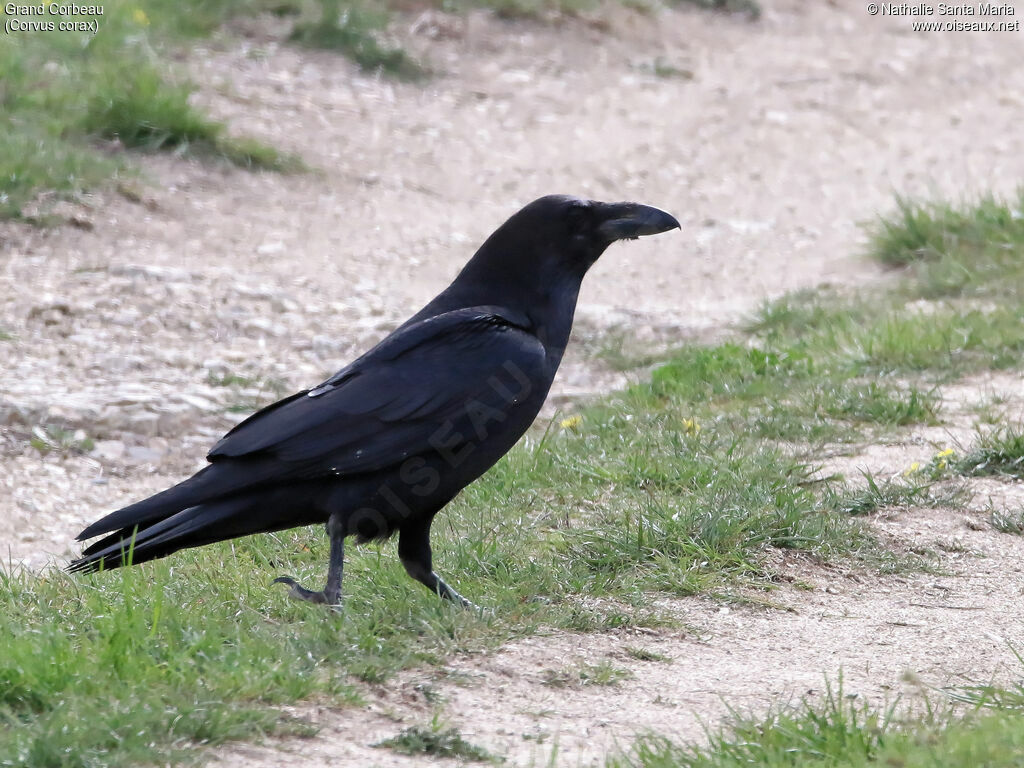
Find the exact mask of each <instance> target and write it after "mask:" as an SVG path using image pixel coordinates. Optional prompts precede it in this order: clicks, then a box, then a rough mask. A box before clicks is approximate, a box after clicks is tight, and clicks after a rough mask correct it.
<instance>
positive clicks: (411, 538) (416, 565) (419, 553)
mask: <svg viewBox="0 0 1024 768" xmlns="http://www.w3.org/2000/svg"><path fill="white" fill-rule="evenodd" d="M398 556H399V557H400V558H401V559H402V565H404V566H405V572H406V573H408V574H409V575H410V576H412V577H413V578H414V579H416V581H418V582H420V583H421V584H423V585H425V586H426V588H427V589H429V590H430V591H431V592H434V593H435V594H438V595H440V596H441V597H443V598H445V599H446V600H451V601H452V602H453V603H458V604H459V605H461V606H463V607H465V608H476V606H475V605H473V603H471V602H470V601H469V600H467V599H466V598H464V597H463V596H462V595H460V594H459V593H458V592H456V591H455V590H454V589H452V588H451V587H449V586H448V585H447V584H445V583H444V580H443V579H442V578H441V577H440V576H438V575H437V574H436V573H434V566H433V556H432V554H431V552H430V521H429V520H428V521H427V522H426V525H423V524H419V525H409V526H406V527H405V528H402V529H401V533H400V534H399V536H398Z"/></svg>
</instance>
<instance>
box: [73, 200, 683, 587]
mask: <svg viewBox="0 0 1024 768" xmlns="http://www.w3.org/2000/svg"><path fill="white" fill-rule="evenodd" d="M677 227H679V222H677V221H676V220H675V219H674V218H673V217H672V216H670V215H669V214H667V213H665V212H664V211H660V210H658V209H657V208H651V207H648V206H644V205H639V204H637V203H601V202H596V201H588V200H581V199H578V198H575V197H569V196H563V195H550V196H547V197H542V198H540V199H539V200H535V201H534V202H532V203H530V204H529V205H527V206H526V207H525V208H523V209H522V210H520V211H519V212H518V213H516V214H515V215H514V216H512V217H511V218H510V219H509V220H508V221H506V222H505V223H504V224H502V225H501V227H499V228H498V230H497V231H496V232H494V234H492V235H491V236H490V237H489V238H487V241H486V242H485V243H484V244H483V245H482V246H481V247H480V250H478V251H477V252H476V254H475V255H474V256H473V258H472V259H471V260H470V261H469V263H468V264H467V265H466V266H465V267H464V268H463V270H462V271H461V272H460V273H459V275H458V277H456V278H455V281H454V282H453V283H452V284H451V285H449V286H448V287H447V288H446V289H445V290H444V291H442V292H441V294H439V295H438V296H437V297H436V298H435V299H434V300H433V301H431V302H430V303H429V304H427V305H426V306H425V307H424V308H423V309H421V310H420V311H419V312H417V313H416V314H415V315H413V316H412V317H411V318H410V319H409V320H408V321H406V323H405V324H404V325H402V326H401V327H400V328H398V329H397V330H396V331H395V332H394V333H392V334H391V335H390V336H388V337H387V338H386V339H384V340H383V341H382V342H380V344H378V345H377V346H376V347H374V348H373V349H371V350H370V351H369V352H367V353H366V354H364V355H363V356H362V357H360V358H358V359H357V360H356V361H355V362H353V363H351V364H350V365H348V366H347V367H345V368H343V369H341V370H340V371H338V373H336V374H335V375H334V376H332V377H331V378H329V379H328V380H327V381H325V382H324V383H322V384H320V385H319V386H316V387H313V388H312V389H309V390H306V391H304V392H299V393H298V394H295V395H292V396H291V397H288V398H285V399H284V400H281V401H280V402H277V403H274V404H273V405H270V406H268V407H266V408H264V409H263V410H261V411H259V412H258V413H255V414H253V415H252V416H250V417H249V418H247V419H246V420H245V421H243V422H241V423H240V424H239V425H238V426H236V427H235V428H234V429H232V430H231V431H230V432H228V433H227V435H225V436H224V437H223V438H222V439H221V440H220V442H218V443H217V444H216V445H215V446H214V447H213V450H211V451H210V453H209V455H208V456H207V459H208V460H209V462H210V463H209V464H208V465H207V466H206V467H204V468H203V469H201V470H200V471H199V472H197V473H196V474H195V475H193V476H192V477H190V478H189V479H187V480H185V481H183V482H181V483H179V484H178V485H176V486H174V487H173V488H169V489H167V490H165V491H163V492H161V493H158V494H156V495H155V496H151V497H150V498H148V499H145V500H143V501H139V502H137V503H135V504H132V505H130V506H127V507H124V508H123V509H120V510H118V511H117V512H113V513H111V514H109V515H107V516H106V517H104V518H102V519H101V520H99V521H97V522H95V523H93V524H92V525H90V526H89V527H88V528H86V529H85V530H84V531H82V532H81V533H80V534H78V539H79V541H82V540H85V539H89V538H92V537H94V536H97V535H100V534H108V535H107V536H105V537H104V538H102V539H100V540H99V541H98V542H95V543H94V544H92V545H90V546H89V547H88V548H87V549H86V550H85V551H84V552H83V554H82V557H81V558H80V559H78V560H75V561H74V562H72V563H71V565H70V566H69V570H71V571H94V570H98V569H100V568H116V567H118V566H121V565H126V564H128V563H130V562H135V563H140V562H144V561H146V560H153V559H154V558H158V557H164V556H165V555H169V554H171V553H172V552H176V551H178V550H179V549H184V548H186V547H196V546H199V545H202V544H210V543H212V542H215V541H223V540H224V539H231V538H234V537H237V536H245V535H248V534H251V533H262V532H269V531H277V530H282V529H285V528H293V527H296V526H300V525H309V524H312V523H323V522H326V524H327V533H328V535H329V537H330V543H331V553H330V564H329V567H328V575H327V585H326V586H325V587H324V589H323V590H322V591H312V590H308V589H305V588H304V587H302V586H300V585H299V584H297V583H296V582H295V580H294V579H292V578H290V577H287V576H283V577H281V578H279V579H277V581H278V582H282V583H285V584H288V585H289V586H290V587H291V594H292V595H293V596H295V597H297V598H301V599H304V600H309V601H312V602H316V603H327V604H328V605H335V604H337V603H338V600H339V597H340V594H341V575H342V566H343V562H344V551H343V545H344V540H345V537H346V536H350V535H355V536H356V537H357V539H358V540H359V541H360V542H363V541H368V540H371V539H381V538H386V537H388V536H390V535H392V534H393V533H395V532H396V531H397V532H398V534H399V539H398V555H399V557H400V558H401V560H402V564H403V565H404V566H405V569H406V571H408V573H409V575H410V576H411V577H412V578H414V579H416V580H417V581H419V582H422V583H423V584H425V585H426V586H427V587H428V588H429V589H430V590H431V591H433V592H436V593H437V594H439V595H440V596H441V597H445V598H448V599H449V600H452V601H455V602H457V603H462V604H464V605H468V604H469V602H468V601H467V600H466V599H465V598H463V597H462V596H461V595H459V593H458V592H456V591H455V590H454V589H452V588H451V587H450V586H448V585H447V584H445V582H444V581H442V580H441V578H440V577H439V576H438V575H437V574H436V573H434V570H433V567H432V563H431V551H430V538H429V534H430V524H431V521H432V520H433V518H434V515H435V514H437V512H438V511H439V510H440V509H441V508H442V507H444V506H445V505H446V504H447V503H448V502H449V501H451V499H452V498H453V497H454V496H455V495H456V494H457V493H458V492H459V491H460V490H462V489H463V488H464V487H465V486H466V485H468V484H469V483H471V482H473V480H475V479H476V478H477V477H479V476H480V475H481V474H483V473H484V472H485V471H486V470H487V469H488V468H489V467H490V466H491V465H493V464H494V463H495V462H496V461H497V460H498V459H499V458H501V457H502V456H503V455H504V454H505V453H506V451H508V450H509V448H511V447H512V446H513V445H514V444H515V443H516V441H517V440H519V438H520V437H521V436H522V434H523V433H524V432H525V431H526V429H527V428H528V427H529V426H530V424H531V423H532V422H533V420H534V418H535V417H536V416H537V413H538V411H539V410H540V407H541V405H542V404H543V402H544V398H545V397H546V396H547V393H548V389H549V388H550V387H551V381H552V379H553V378H554V376H555V371H556V370H557V369H558V364H559V363H560V362H561V360H562V353H563V352H564V351H565V345H566V343H567V342H568V339H569V331H570V329H571V327H572V318H573V313H574V311H575V308H576V297H577V294H578V292H579V289H580V283H581V281H582V280H583V276H584V274H585V273H586V272H587V270H588V269H589V268H590V266H591V265H592V264H593V263H594V262H595V261H596V260H597V258H598V257H599V256H600V255H601V254H602V253H603V252H604V250H605V249H606V248H607V247H608V246H609V245H610V244H611V243H613V242H614V241H616V240H623V239H635V238H636V237H638V236H640V235H652V234H656V233H658V232H665V231H667V230H669V229H674V228H677Z"/></svg>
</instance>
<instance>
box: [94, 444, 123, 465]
mask: <svg viewBox="0 0 1024 768" xmlns="http://www.w3.org/2000/svg"><path fill="white" fill-rule="evenodd" d="M124 450H125V448H124V443H122V442H121V441H120V440H97V441H96V445H95V447H93V449H92V451H91V452H90V455H91V456H92V457H93V458H96V459H99V460H100V461H120V460H121V458H122V457H123V456H124Z"/></svg>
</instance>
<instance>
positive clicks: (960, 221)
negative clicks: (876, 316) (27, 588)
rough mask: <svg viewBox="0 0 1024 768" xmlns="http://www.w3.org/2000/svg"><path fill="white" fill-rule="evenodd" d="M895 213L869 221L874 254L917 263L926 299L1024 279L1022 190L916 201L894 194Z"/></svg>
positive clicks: (895, 262)
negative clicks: (958, 201)
mask: <svg viewBox="0 0 1024 768" xmlns="http://www.w3.org/2000/svg"><path fill="white" fill-rule="evenodd" d="M896 209H897V210H896V214H895V215H893V216H891V217H888V218H881V219H879V220H878V221H876V222H875V223H874V224H872V225H870V226H869V229H868V235H869V238H870V239H869V248H870V253H871V255H872V256H873V257H874V258H875V259H877V260H878V261H880V262H881V263H883V264H885V265H886V266H889V267H899V268H907V267H913V268H914V272H913V276H914V278H915V280H916V282H917V284H918V285H917V291H918V293H919V294H921V295H923V296H925V297H927V298H936V297H942V296H961V295H983V296H984V295H991V294H993V293H1014V292H1015V291H1014V289H1013V287H1012V285H1008V284H1006V283H1005V282H1004V280H1007V279H1009V280H1011V281H1012V284H1013V285H1018V284H1019V281H1020V279H1021V278H1024V265H1022V263H1021V260H1020V259H1019V258H1018V254H1019V253H1020V250H1021V248H1022V247H1024V189H1022V190H1021V191H1020V192H1019V193H1018V196H1017V199H1016V200H1015V201H1012V202H1011V203H1009V204H1008V203H1005V202H1002V201H1000V200H997V199H996V198H994V197H983V198H981V199H980V200H978V201H976V202H972V203H967V204H963V205H960V206H952V205H949V204H947V203H923V204H922V203H916V202H912V201H910V200H907V199H906V198H902V197H898V198H897V199H896Z"/></svg>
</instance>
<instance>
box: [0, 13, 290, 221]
mask: <svg viewBox="0 0 1024 768" xmlns="http://www.w3.org/2000/svg"><path fill="white" fill-rule="evenodd" d="M242 5H248V4H243V3H239V2H234V3H232V2H228V1H227V0H221V2H200V0H188V2H183V3H160V2H156V0H140V1H139V2H135V1H133V2H128V0H112V2H108V3H105V4H104V5H103V9H104V13H103V15H102V16H96V17H82V18H94V19H95V21H96V22H97V23H98V25H99V26H98V32H97V34H96V35H95V36H93V35H91V34H89V33H76V32H53V33H49V32H37V33H33V32H18V33H13V34H11V35H6V36H5V37H4V38H3V40H2V41H0V71H2V72H3V73H4V87H3V89H2V90H0V107H2V109H0V218H18V217H23V216H26V215H28V214H27V211H29V210H31V211H32V215H33V216H35V217H37V218H39V219H40V220H42V219H44V218H45V212H44V213H43V214H38V213H35V212H34V209H35V208H36V207H38V206H40V204H41V205H42V207H43V208H44V209H45V207H46V206H47V205H48V204H49V203H50V202H52V201H53V200H59V199H67V198H70V199H74V198H75V197H76V196H78V195H81V194H82V193H83V192H85V191H87V190H89V189H92V188H95V187H97V186H100V185H101V184H103V183H104V182H105V181H106V180H107V179H108V178H110V177H111V176H115V177H116V176H117V175H119V174H124V173H126V172H127V169H128V168H129V165H128V163H127V161H126V157H125V156H124V155H123V154H122V153H119V152H117V151H112V148H113V147H114V146H115V145H114V144H110V143H109V142H110V141H111V140H116V146H117V147H119V148H120V147H124V148H139V149H146V150H167V151H175V152H179V153H184V152H189V153H197V154H200V155H203V156H208V157H209V156H212V157H217V158H224V159H226V160H228V161H230V162H232V163H234V164H236V165H240V166H244V167H252V168H269V169H273V170H298V169H300V168H301V163H300V161H299V160H298V159H297V158H295V157H293V156H289V155H285V154H283V153H280V152H278V151H276V150H274V149H273V148H271V147H268V146H266V145H263V144H261V143H259V142H256V141H253V140H252V139H242V138H235V137H232V136H229V135H228V134H227V133H226V129H225V126H224V125H223V124H221V123H219V122H217V121H214V120H211V119H210V118H208V117H206V116H205V115H203V114H202V113H201V112H199V111H198V110H197V109H196V108H195V107H193V106H192V105H191V104H190V102H189V97H190V95H191V93H192V90H193V87H192V86H191V85H190V84H188V83H186V82H184V81H182V80H180V79H179V78H176V77H174V76H173V74H172V75H171V76H169V75H168V71H169V70H171V69H173V68H171V67H169V65H168V62H167V57H168V56H167V54H168V52H169V50H170V49H171V48H173V46H174V45H175V44H176V43H175V41H177V40H178V39H179V38H180V37H181V36H182V35H186V34H196V33H205V32H208V31H210V30H211V29H213V28H214V27H215V26H216V25H217V24H219V23H220V22H221V21H222V20H223V19H224V17H225V14H226V13H227V12H228V11H229V10H231V9H235V10H239V9H240V8H241V7H242ZM47 18H49V17H47ZM76 18H78V17H76ZM103 142H108V143H107V144H103Z"/></svg>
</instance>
